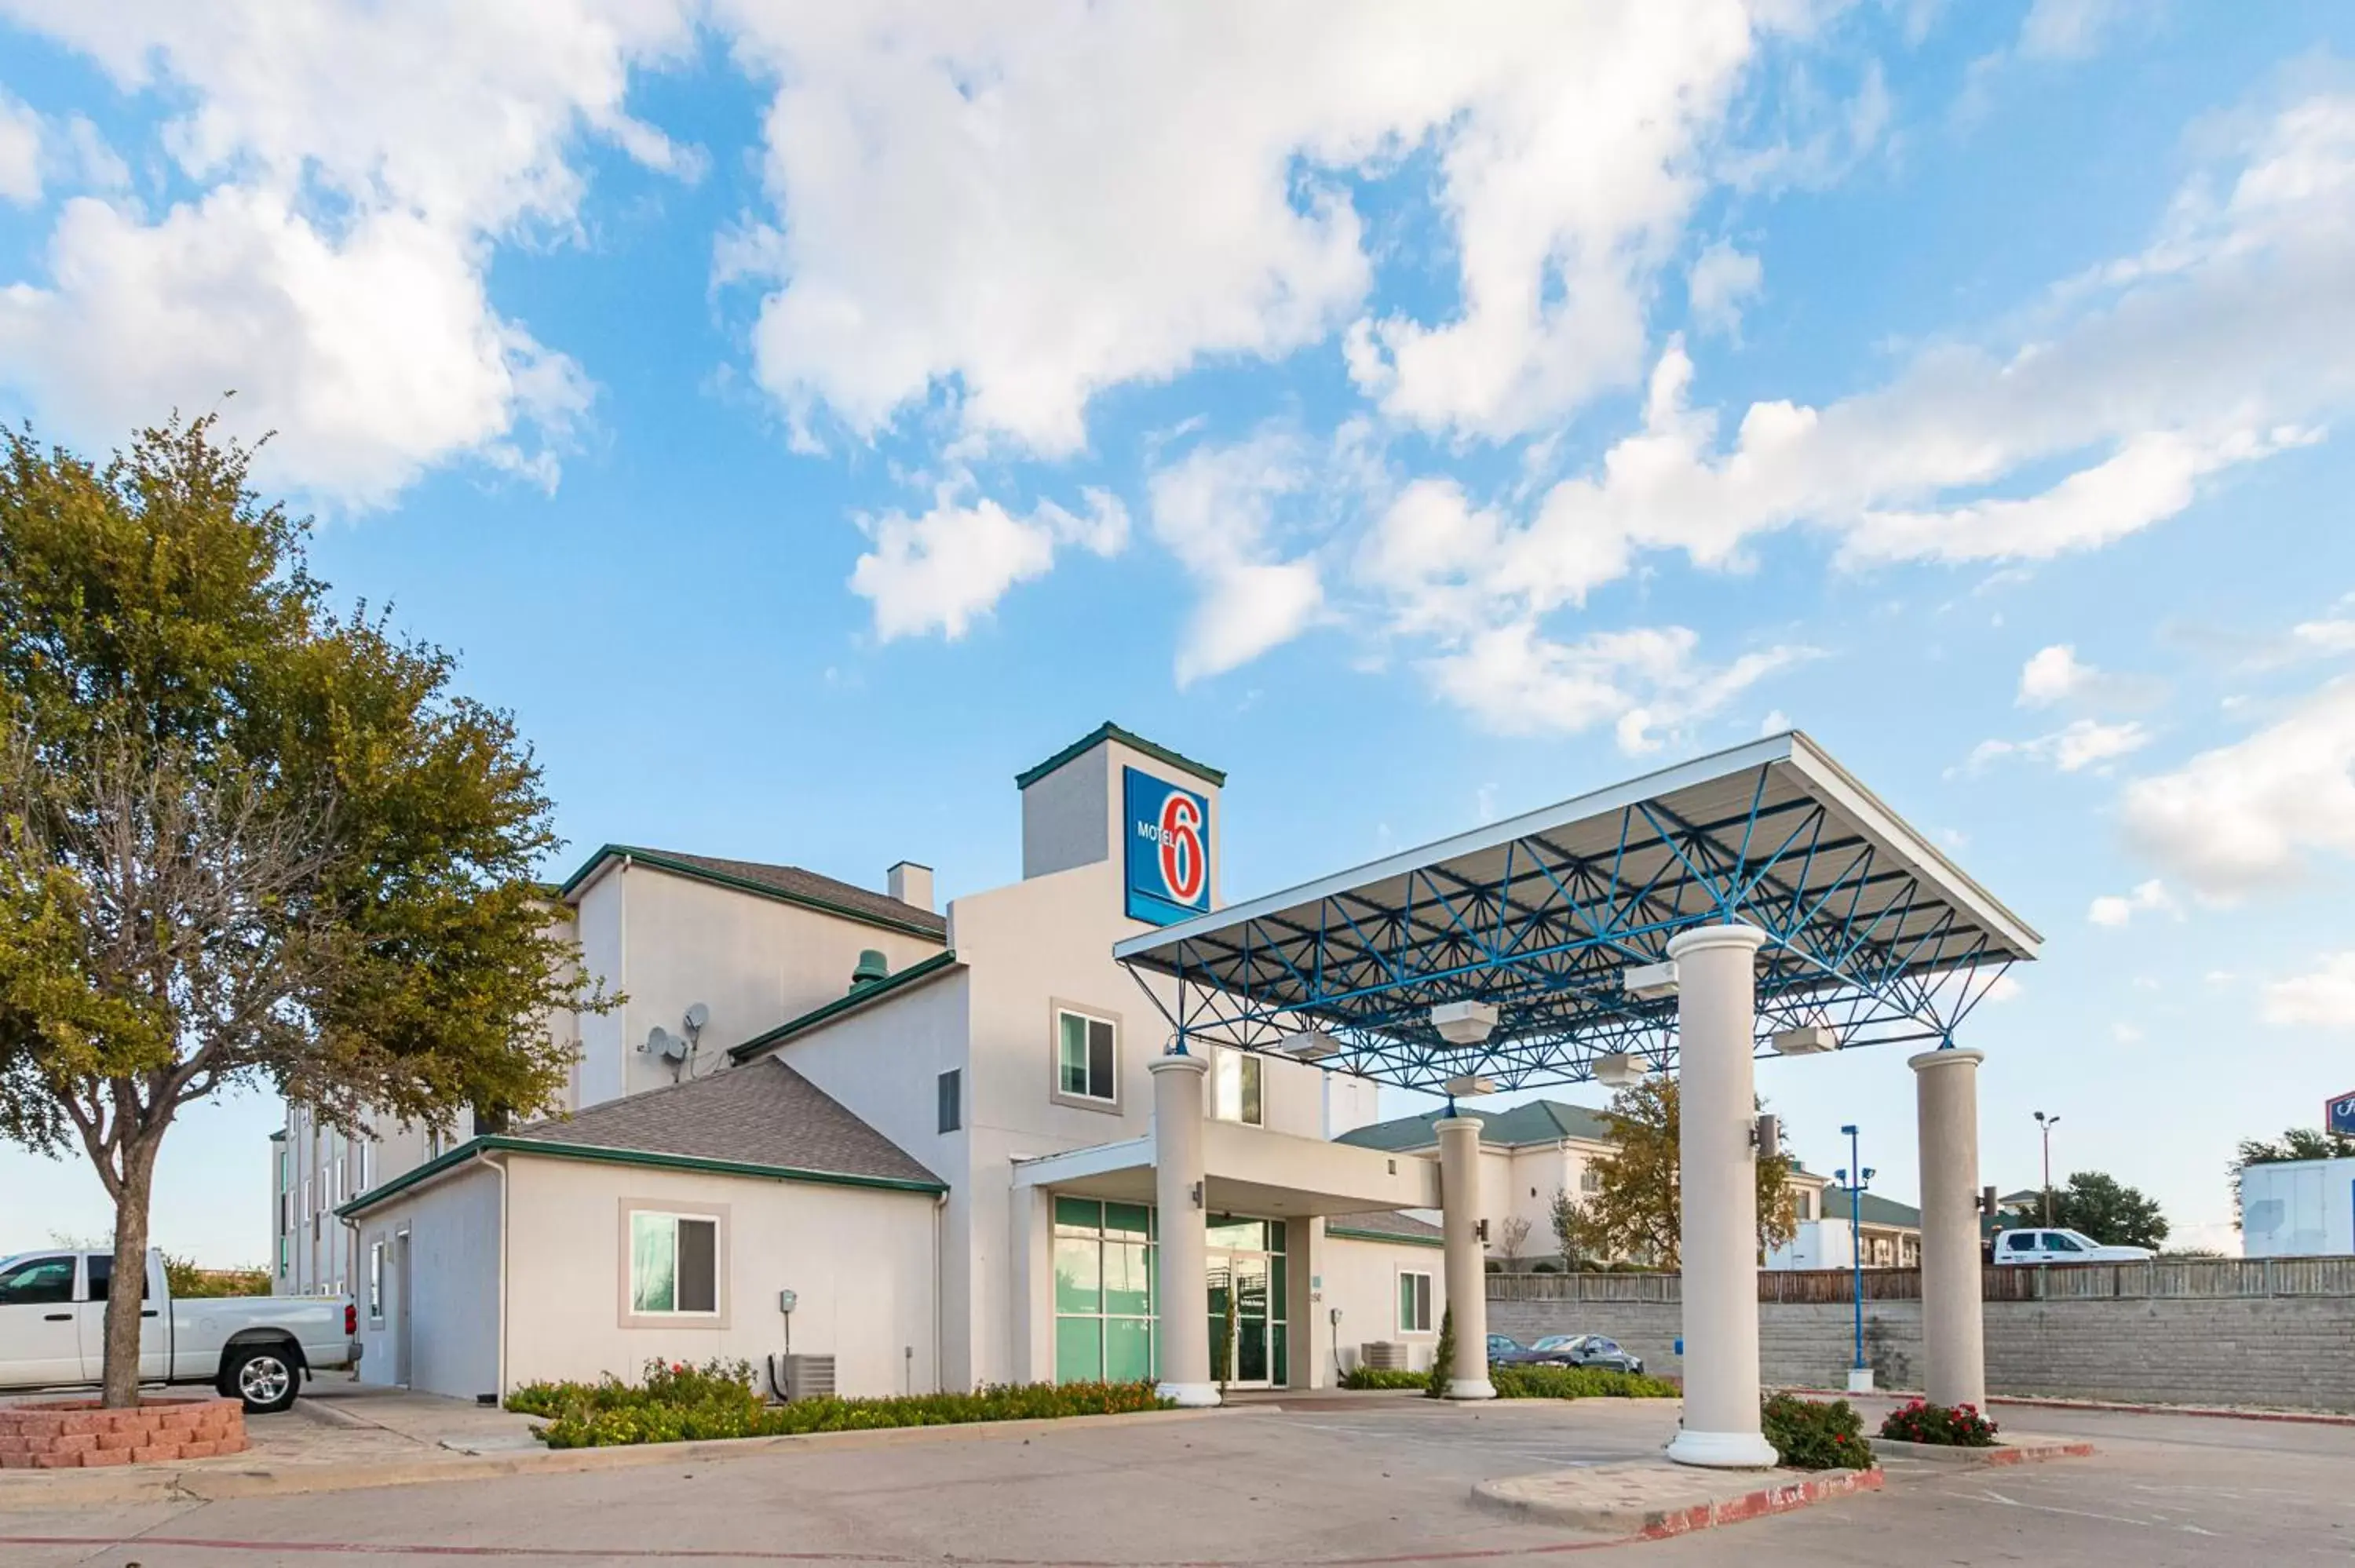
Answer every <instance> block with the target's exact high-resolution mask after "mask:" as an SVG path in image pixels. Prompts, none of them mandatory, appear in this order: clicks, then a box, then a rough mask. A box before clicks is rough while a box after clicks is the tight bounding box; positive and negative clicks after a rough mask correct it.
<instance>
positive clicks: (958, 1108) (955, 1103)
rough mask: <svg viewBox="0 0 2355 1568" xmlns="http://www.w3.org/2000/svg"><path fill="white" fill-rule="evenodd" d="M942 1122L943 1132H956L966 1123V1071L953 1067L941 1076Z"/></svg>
mask: <svg viewBox="0 0 2355 1568" xmlns="http://www.w3.org/2000/svg"><path fill="white" fill-rule="evenodd" d="M940 1107H941V1110H940V1122H941V1130H942V1131H943V1132H954V1131H955V1130H956V1129H957V1128H961V1127H963V1126H964V1070H963V1069H962V1068H957V1067H951V1068H950V1069H949V1070H948V1071H947V1072H945V1073H943V1074H942V1075H941V1076H940Z"/></svg>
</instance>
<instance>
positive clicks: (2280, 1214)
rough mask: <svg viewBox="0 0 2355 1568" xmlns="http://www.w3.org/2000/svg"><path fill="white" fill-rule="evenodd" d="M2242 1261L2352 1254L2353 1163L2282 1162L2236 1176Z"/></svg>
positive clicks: (2254, 1167)
mask: <svg viewBox="0 0 2355 1568" xmlns="http://www.w3.org/2000/svg"><path fill="white" fill-rule="evenodd" d="M2241 1253H2242V1255H2243V1256H2244V1257H2329V1256H2345V1255H2349V1254H2355V1159H2348V1160H2282V1161H2280V1162H2279V1163H2276V1164H2270V1165H2247V1166H2243V1167H2242V1170H2241Z"/></svg>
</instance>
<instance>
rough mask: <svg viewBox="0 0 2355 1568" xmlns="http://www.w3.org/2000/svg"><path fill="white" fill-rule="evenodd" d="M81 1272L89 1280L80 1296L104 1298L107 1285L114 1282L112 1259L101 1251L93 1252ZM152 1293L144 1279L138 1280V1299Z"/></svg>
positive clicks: (95, 1298) (96, 1299)
mask: <svg viewBox="0 0 2355 1568" xmlns="http://www.w3.org/2000/svg"><path fill="white" fill-rule="evenodd" d="M83 1272H84V1273H86V1274H88V1275H89V1276H90V1280H89V1283H88V1284H87V1285H86V1286H85V1287H84V1288H83V1290H82V1294H81V1298H82V1299H83V1300H85V1301H103V1300H105V1299H106V1291H107V1287H109V1286H111V1285H112V1284H113V1283H114V1259H113V1258H112V1257H110V1256H108V1255H106V1254H105V1253H102V1252H101V1253H93V1254H91V1260H90V1266H89V1267H88V1268H87V1269H85V1270H83ZM154 1294H155V1292H153V1291H152V1290H150V1289H148V1287H147V1282H146V1281H145V1280H144V1279H143V1280H141V1281H140V1282H139V1299H141V1300H142V1301H144V1300H146V1299H147V1298H148V1297H150V1296H152V1295H154Z"/></svg>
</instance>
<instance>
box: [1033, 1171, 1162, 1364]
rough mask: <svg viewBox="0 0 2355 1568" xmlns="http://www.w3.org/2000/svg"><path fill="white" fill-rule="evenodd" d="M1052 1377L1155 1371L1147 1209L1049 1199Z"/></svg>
mask: <svg viewBox="0 0 2355 1568" xmlns="http://www.w3.org/2000/svg"><path fill="white" fill-rule="evenodd" d="M1054 1214H1055V1381H1056V1382H1057V1383H1095V1382H1098V1381H1107V1380H1108V1381H1110V1382H1114V1383H1135V1382H1138V1381H1141V1380H1143V1379H1146V1378H1149V1377H1152V1376H1153V1375H1155V1372H1156V1367H1157V1364H1158V1363H1157V1362H1156V1360H1155V1346H1154V1330H1155V1327H1156V1323H1155V1318H1154V1307H1153V1288H1154V1279H1153V1270H1154V1266H1155V1256H1154V1254H1155V1251H1156V1248H1155V1245H1154V1239H1153V1220H1154V1215H1153V1211H1152V1210H1151V1209H1150V1208H1148V1207H1146V1205H1145V1204H1142V1203H1105V1202H1097V1201H1096V1200H1095V1199H1093V1198H1066V1197H1060V1196H1058V1197H1057V1198H1056V1199H1055V1210H1054Z"/></svg>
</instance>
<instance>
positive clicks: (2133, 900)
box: [2085, 877, 2183, 926]
mask: <svg viewBox="0 0 2355 1568" xmlns="http://www.w3.org/2000/svg"><path fill="white" fill-rule="evenodd" d="M2137 915H2172V916H2175V917H2176V918H2177V919H2181V918H2182V917H2183V906H2181V905H2179V904H2178V903H2177V902H2176V901H2175V895H2173V894H2170V893H2169V892H2168V891H2167V885H2166V884H2165V883H2163V882H2161V881H2159V880H2158V878H2157V877H2153V878H2152V879H2151V880H2149V881H2148V882H2143V883H2137V884H2136V885H2135V889H2134V891H2133V892H2131V893H2127V894H2115V893H2107V894H2104V895H2102V896H2101V897H2099V898H2096V899H2094V903H2093V906H2092V907H2091V908H2089V909H2087V910H2086V911H2085V918H2086V919H2088V920H2091V921H2092V922H2093V923H2094V925H2096V926H2124V925H2126V924H2127V923H2128V922H2129V921H2131V920H2133V918H2134V917H2135V916H2137Z"/></svg>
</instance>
